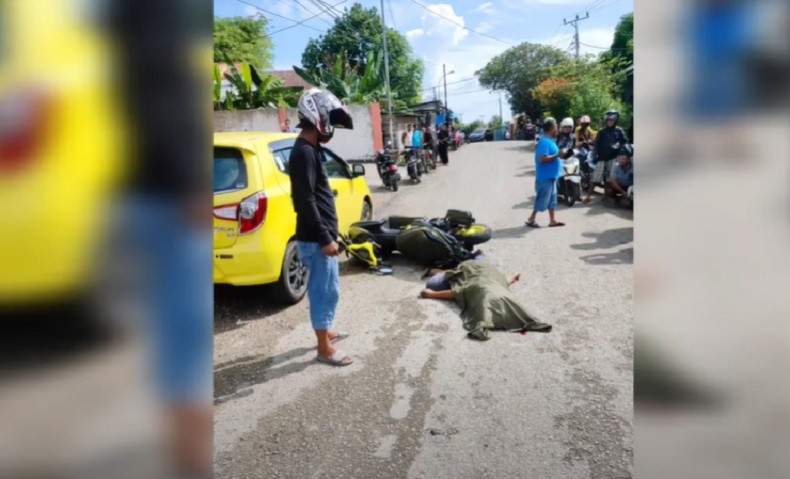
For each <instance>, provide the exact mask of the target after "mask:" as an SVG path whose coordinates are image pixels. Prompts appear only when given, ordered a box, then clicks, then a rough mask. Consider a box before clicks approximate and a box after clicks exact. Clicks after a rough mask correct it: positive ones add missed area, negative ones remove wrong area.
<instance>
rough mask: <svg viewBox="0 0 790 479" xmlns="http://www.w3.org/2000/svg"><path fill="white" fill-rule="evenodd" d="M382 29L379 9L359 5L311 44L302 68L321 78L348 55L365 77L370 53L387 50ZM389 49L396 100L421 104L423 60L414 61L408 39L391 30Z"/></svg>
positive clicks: (388, 39)
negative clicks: (339, 58)
mask: <svg viewBox="0 0 790 479" xmlns="http://www.w3.org/2000/svg"><path fill="white" fill-rule="evenodd" d="M382 30H383V29H382V25H381V17H380V16H379V12H378V10H377V9H376V8H375V7H371V8H365V7H363V6H362V5H360V4H359V3H355V4H354V5H353V6H352V7H351V8H350V9H346V10H345V12H344V14H343V16H342V17H340V18H338V19H336V20H335V24H334V26H332V27H331V28H330V29H329V30H327V32H326V33H325V34H324V35H321V36H320V37H318V39H311V40H310V41H309V42H308V44H307V47H306V48H305V51H304V53H302V66H303V68H304V69H305V70H306V71H307V72H308V73H310V74H313V75H320V73H321V71H330V70H332V67H333V65H334V63H335V58H336V55H337V54H338V53H340V52H345V54H346V61H347V64H348V67H349V68H350V69H352V70H354V71H355V72H356V74H357V75H360V76H361V75H363V72H364V71H365V66H366V64H367V62H368V58H369V53H371V52H373V53H376V54H378V52H380V51H383V42H382V38H383V37H382ZM387 47H388V48H389V63H390V86H391V88H392V93H393V97H394V98H397V99H399V100H401V101H404V102H409V103H412V102H417V101H419V100H420V87H421V85H422V77H423V74H424V71H425V68H424V66H423V64H422V61H421V60H419V59H417V58H414V56H413V53H412V50H411V46H410V45H409V42H408V40H407V39H406V37H404V36H403V35H402V34H400V33H399V32H397V31H396V30H393V29H392V28H387ZM381 63H382V65H383V62H381ZM381 68H382V71H381V75H382V76H383V74H384V73H383V66H382V67H381Z"/></svg>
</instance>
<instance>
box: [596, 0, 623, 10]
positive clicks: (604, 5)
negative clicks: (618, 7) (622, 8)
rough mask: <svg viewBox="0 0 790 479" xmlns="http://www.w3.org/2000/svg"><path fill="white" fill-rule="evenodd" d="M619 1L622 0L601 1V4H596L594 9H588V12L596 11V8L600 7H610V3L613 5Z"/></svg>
mask: <svg viewBox="0 0 790 479" xmlns="http://www.w3.org/2000/svg"><path fill="white" fill-rule="evenodd" d="M621 1H622V0H612V1H610V2H609V3H603V4H600V5H598V6H597V7H596V8H594V9H592V10H590V12H597V11H598V10H602V9H604V8H606V7H611V6H612V5H614V4H615V3H619V2H621Z"/></svg>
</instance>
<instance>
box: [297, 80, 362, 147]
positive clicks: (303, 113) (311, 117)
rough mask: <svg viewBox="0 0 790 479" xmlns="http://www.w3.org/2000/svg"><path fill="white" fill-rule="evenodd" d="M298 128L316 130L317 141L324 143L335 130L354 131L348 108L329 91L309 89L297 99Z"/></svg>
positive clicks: (330, 137)
mask: <svg viewBox="0 0 790 479" xmlns="http://www.w3.org/2000/svg"><path fill="white" fill-rule="evenodd" d="M299 127H300V128H306V127H313V128H315V129H316V130H318V140H319V141H320V142H321V143H326V142H328V141H329V140H331V139H332V135H334V134H335V128H346V129H349V130H353V129H354V123H353V121H352V119H351V114H350V113H349V111H348V108H346V107H345V106H343V103H341V102H340V100H338V99H337V97H336V96H335V95H333V94H332V93H330V92H329V91H325V90H320V89H318V88H311V89H309V90H307V91H306V92H304V93H302V96H301V97H300V98H299Z"/></svg>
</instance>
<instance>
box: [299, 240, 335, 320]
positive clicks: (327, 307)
mask: <svg viewBox="0 0 790 479" xmlns="http://www.w3.org/2000/svg"><path fill="white" fill-rule="evenodd" d="M296 246H297V248H298V249H299V258H300V259H301V260H302V264H304V265H305V267H307V269H308V270H309V271H310V277H309V279H308V280H307V298H308V300H309V302H310V323H312V325H313V329H320V330H323V329H331V328H332V323H333V322H334V321H335V311H336V310H337V303H338V301H339V300H340V272H339V263H338V260H337V258H332V257H329V256H326V255H325V254H324V253H322V252H321V245H320V244H318V243H305V242H302V241H300V242H297V243H296Z"/></svg>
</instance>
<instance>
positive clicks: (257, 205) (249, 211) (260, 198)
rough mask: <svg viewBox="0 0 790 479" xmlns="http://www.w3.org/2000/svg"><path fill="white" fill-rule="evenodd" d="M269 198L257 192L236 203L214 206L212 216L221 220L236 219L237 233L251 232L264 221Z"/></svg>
mask: <svg viewBox="0 0 790 479" xmlns="http://www.w3.org/2000/svg"><path fill="white" fill-rule="evenodd" d="M268 209H269V199H268V198H267V197H266V193H264V192H262V191H261V192H258V193H255V194H254V195H252V196H248V197H247V198H244V199H243V200H241V202H240V203H238V204H233V205H223V206H217V207H216V208H214V216H215V217H217V218H219V219H222V220H237V221H238V222H239V235H245V234H249V233H252V232H253V231H255V230H257V229H258V228H260V227H261V225H263V223H264V221H266V213H267V210H268Z"/></svg>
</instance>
